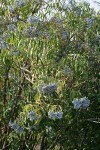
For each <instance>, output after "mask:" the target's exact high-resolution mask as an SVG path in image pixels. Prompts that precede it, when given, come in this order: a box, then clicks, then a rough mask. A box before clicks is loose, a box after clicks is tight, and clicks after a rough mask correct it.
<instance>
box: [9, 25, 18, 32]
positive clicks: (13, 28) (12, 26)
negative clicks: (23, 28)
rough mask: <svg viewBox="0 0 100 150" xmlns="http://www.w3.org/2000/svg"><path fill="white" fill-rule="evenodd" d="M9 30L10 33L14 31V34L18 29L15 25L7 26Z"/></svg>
mask: <svg viewBox="0 0 100 150" xmlns="http://www.w3.org/2000/svg"><path fill="white" fill-rule="evenodd" d="M7 29H8V30H9V31H14V32H16V31H17V27H16V25H14V24H10V25H8V26H7Z"/></svg>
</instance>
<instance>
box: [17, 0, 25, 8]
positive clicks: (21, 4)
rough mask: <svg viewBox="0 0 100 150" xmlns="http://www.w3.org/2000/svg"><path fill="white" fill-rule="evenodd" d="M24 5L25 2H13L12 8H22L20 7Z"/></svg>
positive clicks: (18, 0)
mask: <svg viewBox="0 0 100 150" xmlns="http://www.w3.org/2000/svg"><path fill="white" fill-rule="evenodd" d="M25 4H26V0H15V2H14V6H15V7H17V8H18V7H22V6H24V5H25Z"/></svg>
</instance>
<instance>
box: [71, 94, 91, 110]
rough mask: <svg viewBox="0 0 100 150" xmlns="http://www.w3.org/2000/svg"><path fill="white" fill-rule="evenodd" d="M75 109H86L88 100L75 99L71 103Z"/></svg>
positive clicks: (84, 98) (88, 103)
mask: <svg viewBox="0 0 100 150" xmlns="http://www.w3.org/2000/svg"><path fill="white" fill-rule="evenodd" d="M72 103H73V104H74V108H75V109H86V108H87V107H89V105H90V100H89V99H88V98H87V97H83V98H80V99H78V98H76V99H74V100H73V101H72Z"/></svg>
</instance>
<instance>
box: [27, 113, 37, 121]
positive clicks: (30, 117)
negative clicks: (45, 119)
mask: <svg viewBox="0 0 100 150" xmlns="http://www.w3.org/2000/svg"><path fill="white" fill-rule="evenodd" d="M27 117H28V118H29V120H30V121H33V120H36V119H37V116H36V112H35V111H29V112H28V115H27Z"/></svg>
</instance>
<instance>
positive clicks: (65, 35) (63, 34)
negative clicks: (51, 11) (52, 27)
mask: <svg viewBox="0 0 100 150" xmlns="http://www.w3.org/2000/svg"><path fill="white" fill-rule="evenodd" d="M67 37H68V32H67V31H66V30H63V31H62V38H63V39H66V38H67Z"/></svg>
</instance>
